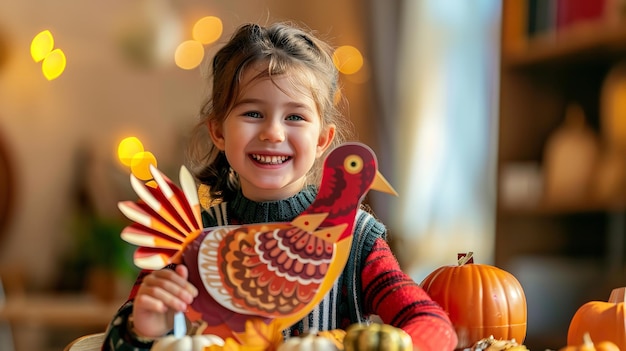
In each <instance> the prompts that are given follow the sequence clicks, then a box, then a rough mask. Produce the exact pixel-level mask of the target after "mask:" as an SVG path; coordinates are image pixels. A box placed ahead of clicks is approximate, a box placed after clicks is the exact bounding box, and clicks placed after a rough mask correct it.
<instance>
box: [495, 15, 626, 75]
mask: <svg viewBox="0 0 626 351" xmlns="http://www.w3.org/2000/svg"><path fill="white" fill-rule="evenodd" d="M517 48H518V49H516V50H508V51H506V52H503V56H502V65H503V67H504V68H506V69H529V68H539V67H552V66H554V65H563V64H564V63H565V64H577V63H584V62H590V61H597V60H601V61H605V60H611V59H615V58H619V57H621V56H623V55H624V54H626V24H612V25H610V24H604V23H595V24H589V25H584V26H579V27H573V28H571V29H569V30H567V31H563V32H560V33H550V34H545V35H541V36H537V37H534V38H529V39H524V44H523V45H519V46H517Z"/></svg>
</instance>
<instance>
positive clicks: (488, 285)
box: [420, 252, 527, 349]
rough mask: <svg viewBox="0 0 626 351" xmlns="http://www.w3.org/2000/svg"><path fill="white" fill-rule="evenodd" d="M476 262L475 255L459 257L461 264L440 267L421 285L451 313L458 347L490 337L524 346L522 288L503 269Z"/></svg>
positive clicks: (524, 314) (524, 297) (465, 346)
mask: <svg viewBox="0 0 626 351" xmlns="http://www.w3.org/2000/svg"><path fill="white" fill-rule="evenodd" d="M473 262H474V261H473V253H472V252H469V253H467V254H459V257H458V264H457V265H449V266H443V267H440V268H438V269H436V270H435V271H433V272H432V273H430V274H429V275H428V276H426V278H424V280H423V281H422V282H421V283H420V286H421V287H422V288H423V289H424V290H425V291H426V292H427V293H428V294H429V296H430V297H431V298H432V299H433V300H434V301H435V302H437V303H438V304H439V305H440V306H441V307H442V308H443V309H444V310H445V311H446V312H447V313H448V316H449V317H450V320H451V321H452V324H453V325H454V328H455V330H456V333H457V337H458V343H457V346H456V348H458V349H465V348H469V347H471V346H472V345H474V344H475V343H476V342H478V341H479V340H481V339H483V338H486V337H489V336H490V335H491V336H493V337H494V338H495V339H502V340H511V339H515V340H517V342H519V343H520V344H522V343H523V342H524V339H525V338H526V320H527V315H526V313H527V310H526V296H525V295H524V290H523V289H522V285H521V284H520V283H519V281H518V280H517V279H516V278H515V277H514V276H513V275H512V274H511V273H509V272H507V271H505V270H503V269H500V268H498V267H495V266H491V265H487V264H475V263H473Z"/></svg>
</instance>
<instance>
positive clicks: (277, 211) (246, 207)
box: [228, 185, 317, 223]
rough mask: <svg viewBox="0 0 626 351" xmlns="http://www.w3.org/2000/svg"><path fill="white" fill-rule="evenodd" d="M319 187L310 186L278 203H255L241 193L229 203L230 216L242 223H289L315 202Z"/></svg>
mask: <svg viewBox="0 0 626 351" xmlns="http://www.w3.org/2000/svg"><path fill="white" fill-rule="evenodd" d="M316 195H317V187H315V186H313V185H310V186H307V187H305V188H304V189H303V190H302V191H300V192H299V193H297V194H296V195H294V196H292V197H290V198H287V199H284V200H278V201H267V202H254V201H251V200H249V199H247V198H245V197H244V196H243V194H242V193H241V191H239V193H238V194H237V195H236V196H235V198H234V199H232V200H230V201H229V202H228V208H229V210H230V216H232V217H234V218H237V219H238V220H240V221H241V223H261V222H268V223H269V222H288V221H291V220H292V219H294V218H295V217H296V216H298V215H299V214H300V213H302V211H304V210H305V209H306V208H307V207H309V205H311V204H312V203H313V200H315V196H316Z"/></svg>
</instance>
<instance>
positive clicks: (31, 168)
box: [0, 0, 626, 351]
mask: <svg viewBox="0 0 626 351" xmlns="http://www.w3.org/2000/svg"><path fill="white" fill-rule="evenodd" d="M566 5H567V6H566ZM623 12H624V11H623V4H622V1H621V0H602V1H594V2H590V1H585V0H572V1H566V2H564V1H557V0H546V1H541V0H538V1H537V0H507V1H504V2H503V1H498V0H467V1H462V2H459V1H453V0H445V1H442V0H367V1H363V0H333V1H330V0H318V1H308V2H296V1H288V0H258V1H246V0H204V1H200V0H178V1H169V0H134V1H120V0H112V1H108V2H106V3H97V4H96V3H93V2H86V1H78V0H61V1H54V2H51V1H45V0H27V1H17V0H9V1H5V2H3V3H2V4H1V5H0V316H2V312H1V311H2V308H3V307H2V306H4V311H5V312H4V319H0V350H3V351H4V350H7V351H8V350H15V351H22V350H58V349H62V347H63V345H65V344H67V343H68V342H69V341H70V340H72V339H74V338H75V337H78V336H80V335H83V334H86V333H89V332H97V331H102V330H103V328H104V327H105V326H106V324H107V322H108V320H109V319H110V317H111V316H112V315H113V313H114V312H115V309H116V308H117V307H119V305H120V304H121V303H122V302H123V301H125V297H126V294H127V293H128V291H129V289H130V287H131V285H132V281H133V279H134V277H135V274H136V273H137V270H136V269H135V268H134V267H133V265H132V250H133V247H130V245H129V244H126V243H124V242H123V241H122V240H121V239H120V238H119V233H120V231H121V229H122V228H123V227H124V226H125V225H126V224H127V223H128V222H127V221H126V220H125V219H124V218H122V216H121V214H120V213H119V211H118V209H117V206H116V203H117V202H118V201H121V200H134V199H135V198H136V195H135V194H134V193H133V192H132V190H131V188H130V182H129V173H130V170H129V167H128V166H125V165H124V164H122V163H121V162H120V160H119V159H118V154H117V151H118V145H119V144H120V142H121V141H122V140H124V139H125V138H127V137H131V136H133V137H137V138H138V139H139V140H141V142H142V143H143V146H144V147H145V149H146V150H149V151H150V152H151V153H152V154H153V155H154V157H155V158H156V160H157V161H158V165H159V168H160V169H162V170H163V171H165V172H166V173H167V174H170V175H173V177H174V178H176V177H175V174H176V172H177V170H178V168H179V167H180V165H181V164H182V163H183V162H184V148H185V145H186V140H187V136H188V133H189V132H190V130H191V128H192V126H193V125H194V124H195V123H196V121H197V118H198V117H197V114H198V111H199V108H200V104H201V103H202V101H203V99H204V98H205V96H206V95H207V94H208V93H209V87H208V83H207V78H208V71H207V69H206V67H205V64H206V61H207V60H209V59H210V58H211V57H212V54H213V53H215V51H216V50H217V49H219V48H220V47H221V45H222V44H223V43H224V42H225V41H227V40H228V38H229V37H230V35H231V33H232V32H233V30H234V29H235V28H236V27H238V26H239V25H241V24H243V23H246V22H257V23H261V24H266V23H272V22H276V21H292V22H295V23H296V24H300V25H303V26H305V27H308V28H310V29H312V30H314V31H315V32H317V34H318V35H319V36H320V37H322V38H324V39H326V40H327V41H328V42H329V43H330V44H331V45H332V46H334V47H342V46H349V47H351V48H353V49H356V50H357V51H358V53H357V54H356V56H352V57H349V58H351V59H352V58H354V57H356V58H357V59H358V60H357V61H359V60H360V59H362V64H361V65H358V66H357V67H356V69H355V70H353V71H352V72H345V73H342V75H341V84H342V87H343V92H344V94H345V96H346V98H347V99H348V101H349V111H348V115H347V116H346V118H349V119H350V120H351V121H352V122H353V123H354V125H355V127H356V131H357V134H358V138H359V140H360V141H362V142H364V143H366V144H368V145H370V146H371V147H372V148H373V149H374V150H375V151H376V153H377V155H378V158H379V164H380V168H381V172H382V173H383V174H384V175H385V176H386V178H387V179H388V180H390V182H391V183H392V184H393V186H394V187H395V188H396V189H397V190H398V192H399V193H400V196H399V197H397V198H390V197H388V196H387V195H379V194H371V195H369V197H368V199H367V201H368V202H369V203H370V205H371V206H372V207H373V209H374V211H375V212H376V213H377V215H378V217H380V219H381V220H382V221H383V222H384V223H385V224H386V225H387V226H388V228H389V233H390V234H389V235H390V236H389V241H390V243H391V246H392V248H393V250H394V252H395V253H396V255H397V257H398V260H399V262H400V264H401V265H402V267H403V269H404V270H405V271H406V272H407V273H409V274H410V275H411V276H412V277H413V278H414V280H415V281H417V282H420V281H421V280H422V279H424V277H426V275H428V273H430V272H431V271H433V270H434V269H436V268H438V267H440V266H443V265H451V264H455V262H456V259H457V253H461V252H469V251H472V252H474V257H475V261H476V262H477V263H485V264H493V265H497V266H498V267H501V268H503V269H505V270H507V271H509V272H511V273H513V274H514V275H515V276H516V277H517V278H518V279H519V280H520V282H521V283H522V286H523V287H524V290H525V293H526V295H527V296H526V297H527V300H528V336H527V339H526V344H527V345H528V346H529V348H531V349H537V350H543V349H545V348H546V347H551V348H555V349H556V348H558V347H561V346H564V345H565V343H566V335H567V327H568V324H569V320H570V319H571V317H572V315H573V314H574V312H575V311H576V309H577V308H578V307H579V306H580V305H581V304H582V303H584V302H585V301H588V300H590V299H601V300H606V299H607V298H608V296H609V293H610V291H611V289H612V288H614V287H619V286H621V285H623V280H624V279H623V278H624V259H623V254H624V240H623V237H624V206H623V200H624V189H625V188H624V187H625V184H626V183H625V180H626V176H625V174H626V173H625V172H626V166H624V161H625V160H626V159H625V158H624V157H623V156H624V155H623V153H624V150H626V147H624V145H623V144H626V135H625V133H626V121H625V120H624V118H626V117H624V116H623V113H622V110H621V109H622V108H626V107H625V106H624V104H623V103H621V101H626V100H622V99H620V97H621V94H626V85H625V84H626V77H624V75H625V74H626V73H624V71H625V69H624V68H622V65H621V64H620V63H621V62H622V61H621V60H622V58H623V57H624V56H626V55H625V54H626V50H625V49H624V47H626V45H624V44H626V27H624V25H623V22H622V14H623ZM207 16H211V17H212V18H217V19H219V23H220V24H221V27H219V28H218V27H212V28H211V29H207V30H206V31H214V32H215V39H216V40H215V41H212V42H209V43H202V44H197V43H196V46H195V48H197V47H198V45H201V46H200V52H201V55H203V56H202V57H203V58H202V57H200V58H199V60H201V61H198V63H199V65H196V64H195V63H193V62H192V63H189V62H186V63H181V62H178V61H176V60H175V57H176V54H175V53H176V52H178V51H177V50H180V48H181V43H183V42H186V41H190V40H193V39H195V38H194V31H193V28H194V25H195V24H196V23H198V21H199V20H201V19H203V18H206V17H207ZM45 30H48V31H49V35H50V37H52V38H53V45H52V48H54V49H58V51H56V53H57V58H58V55H59V52H62V55H63V56H64V57H65V59H66V66H65V67H64V69H63V70H62V71H59V70H57V71H54V72H53V73H50V72H46V71H45V68H46V66H47V65H51V64H52V63H50V62H52V60H50V61H49V62H48V63H46V61H45V60H43V61H39V62H36V60H34V59H33V57H32V55H31V43H32V42H33V40H34V38H35V37H36V36H37V35H38V33H40V32H42V31H45ZM50 37H47V38H50ZM352 55H355V54H352ZM359 62H360V61H359Z"/></svg>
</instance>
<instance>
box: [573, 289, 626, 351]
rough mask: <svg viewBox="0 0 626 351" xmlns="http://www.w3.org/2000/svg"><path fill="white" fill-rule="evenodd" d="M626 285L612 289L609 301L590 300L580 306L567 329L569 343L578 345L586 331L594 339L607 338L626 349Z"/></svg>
mask: <svg viewBox="0 0 626 351" xmlns="http://www.w3.org/2000/svg"><path fill="white" fill-rule="evenodd" d="M625 293H626V287H622V288H616V289H613V291H611V295H610V296H609V300H608V301H589V302H587V303H585V304H584V305H582V306H580V308H578V310H577V311H576V313H575V314H574V316H573V317H572V319H571V321H570V325H569V329H568V331H567V344H568V345H576V344H577V343H579V342H580V340H582V339H583V336H584V334H585V333H589V336H590V337H591V338H592V339H593V340H607V341H611V342H613V343H615V345H617V346H618V347H619V348H620V349H622V350H626V323H625V319H624V318H626V316H625V315H624V301H625V298H626V294H625Z"/></svg>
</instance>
